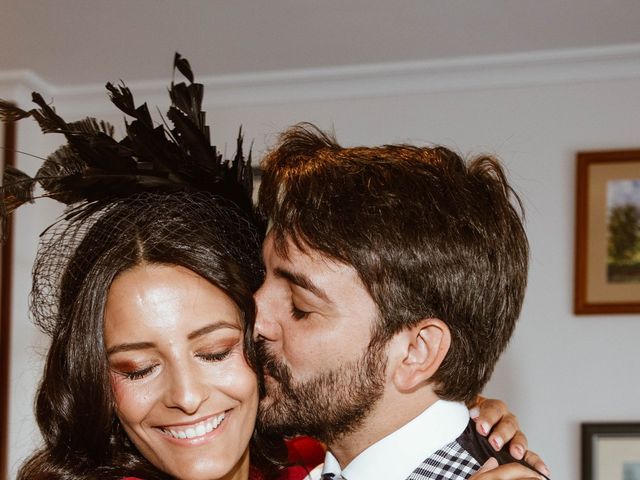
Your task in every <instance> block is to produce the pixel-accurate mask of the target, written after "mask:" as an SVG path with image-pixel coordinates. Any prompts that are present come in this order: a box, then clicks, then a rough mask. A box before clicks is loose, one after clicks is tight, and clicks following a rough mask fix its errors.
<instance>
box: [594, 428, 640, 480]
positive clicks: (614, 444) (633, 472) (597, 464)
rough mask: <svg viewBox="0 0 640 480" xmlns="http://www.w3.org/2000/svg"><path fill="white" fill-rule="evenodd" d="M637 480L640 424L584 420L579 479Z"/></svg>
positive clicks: (639, 476) (639, 455) (639, 478)
mask: <svg viewBox="0 0 640 480" xmlns="http://www.w3.org/2000/svg"><path fill="white" fill-rule="evenodd" d="M614 479H615V480H640V423H583V424H582V480H614Z"/></svg>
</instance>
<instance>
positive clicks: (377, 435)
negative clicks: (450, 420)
mask: <svg viewBox="0 0 640 480" xmlns="http://www.w3.org/2000/svg"><path fill="white" fill-rule="evenodd" d="M418 394H419V395H418ZM436 401H438V397H437V396H436V395H435V394H434V393H433V392H432V391H431V389H429V392H428V393H427V392H425V391H424V390H420V391H419V392H413V393H411V394H406V395H402V394H397V395H393V396H388V397H383V398H382V399H381V400H380V401H379V402H378V403H377V404H376V406H375V407H374V408H373V410H372V411H371V412H370V413H369V415H367V418H366V419H365V420H364V422H363V423H362V425H361V426H360V427H359V428H358V429H357V430H355V431H353V432H350V433H348V434H346V435H343V436H341V437H339V438H338V439H336V440H335V441H334V442H331V443H329V444H328V445H327V447H328V449H329V451H330V452H331V453H332V454H333V456H334V457H336V460H338V463H340V466H341V467H342V468H344V467H346V466H347V465H348V464H349V463H350V462H351V461H352V460H353V459H354V458H356V457H357V456H358V455H360V453H362V452H363V451H364V450H366V449H367V448H368V447H370V446H371V445H373V444H374V443H376V442H378V441H379V440H381V439H382V438H384V437H386V436H387V435H389V434H391V433H393V432H395V431H396V430H398V429H399V428H401V427H402V426H404V425H406V424H407V423H409V422H410V421H411V420H413V419H414V418H416V417H417V416H418V415H420V414H421V413H422V412H424V411H425V410H426V409H427V408H429V407H430V406H431V405H433V404H434V403H435V402H436Z"/></svg>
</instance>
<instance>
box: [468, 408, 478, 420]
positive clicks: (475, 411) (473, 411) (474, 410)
mask: <svg viewBox="0 0 640 480" xmlns="http://www.w3.org/2000/svg"><path fill="white" fill-rule="evenodd" d="M469 416H470V417H471V418H472V419H474V420H477V419H478V417H479V416H480V409H479V408H478V407H473V408H472V409H471V410H469Z"/></svg>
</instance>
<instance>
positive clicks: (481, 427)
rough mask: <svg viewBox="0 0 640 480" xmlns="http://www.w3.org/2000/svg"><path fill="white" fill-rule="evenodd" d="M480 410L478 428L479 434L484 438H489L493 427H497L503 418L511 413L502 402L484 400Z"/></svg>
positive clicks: (477, 421) (479, 406)
mask: <svg viewBox="0 0 640 480" xmlns="http://www.w3.org/2000/svg"><path fill="white" fill-rule="evenodd" d="M478 408H479V413H478V418H477V420H476V426H477V428H478V432H479V433H480V434H481V435H484V436H487V435H488V434H489V432H490V431H491V429H492V427H493V426H494V425H496V424H497V423H498V422H499V421H500V419H501V418H502V417H503V416H505V415H506V414H507V413H509V411H508V410H507V406H506V404H505V403H504V402H502V401H501V400H492V399H488V400H484V401H483V402H481V403H480V404H479V405H478Z"/></svg>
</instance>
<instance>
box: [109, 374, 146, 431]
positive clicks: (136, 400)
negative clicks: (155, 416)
mask: <svg viewBox="0 0 640 480" xmlns="http://www.w3.org/2000/svg"><path fill="white" fill-rule="evenodd" d="M111 389H112V391H113V397H114V400H115V402H116V410H117V412H118V416H119V417H123V416H124V417H126V418H127V419H128V420H135V419H137V417H139V416H140V417H144V415H145V413H146V410H147V409H146V405H147V404H148V403H149V402H150V399H151V397H152V392H151V391H150V390H149V387H148V386H146V385H145V386H143V385H137V384H136V382H135V381H131V380H129V379H127V378H125V377H123V376H122V375H119V374H117V373H113V372H112V373H111Z"/></svg>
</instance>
